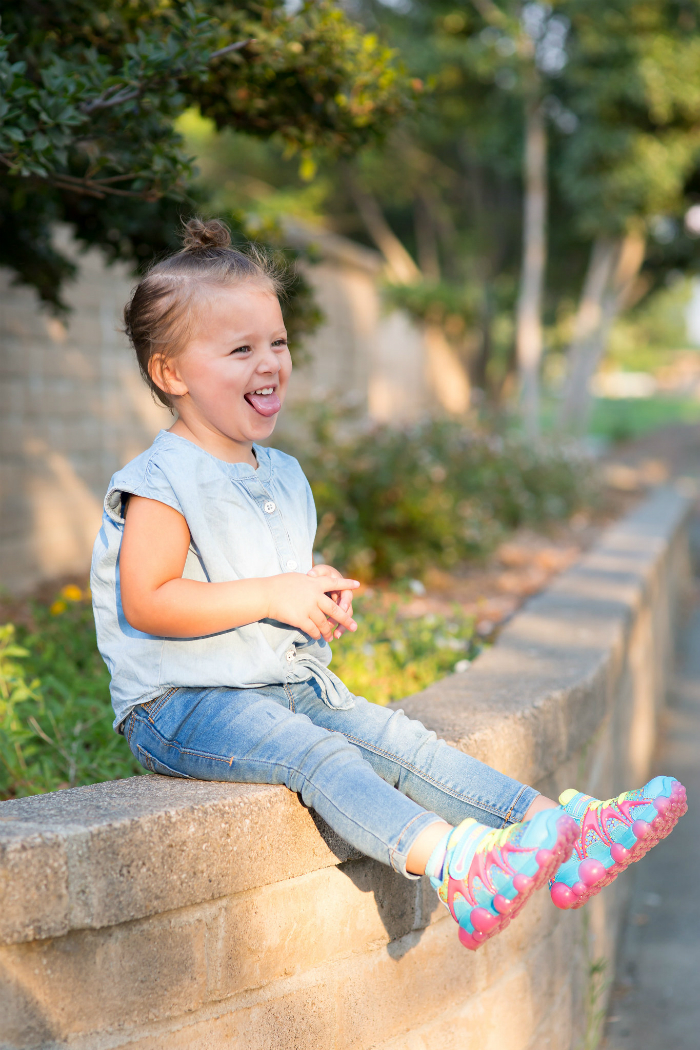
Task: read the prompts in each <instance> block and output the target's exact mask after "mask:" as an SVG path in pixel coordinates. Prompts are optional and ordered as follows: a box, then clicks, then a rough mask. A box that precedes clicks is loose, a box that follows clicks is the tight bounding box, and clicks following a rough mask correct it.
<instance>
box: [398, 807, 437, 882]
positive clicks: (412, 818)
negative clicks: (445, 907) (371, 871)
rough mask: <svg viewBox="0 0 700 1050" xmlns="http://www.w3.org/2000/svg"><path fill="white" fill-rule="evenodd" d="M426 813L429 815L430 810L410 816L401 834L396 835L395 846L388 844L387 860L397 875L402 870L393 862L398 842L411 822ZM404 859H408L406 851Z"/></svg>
mask: <svg viewBox="0 0 700 1050" xmlns="http://www.w3.org/2000/svg"><path fill="white" fill-rule="evenodd" d="M426 813H427V814H428V815H429V814H430V810H427V809H426V810H424V811H423V813H416V815H415V817H411V819H410V820H409V822H408V824H407V825H406V827H405V828H402V830H401V834H400V835H399V836H398V838H397V840H396V845H395V846H389V860H390V861H391V867H392V868H393V870H394V871H396V872H398V874H399V875H402V874H403V872H402V871H401V869H400V868H398V867H397V866H396V864H395V863H394V857H395V855H396V854H397V853H398V852H399V844H400V842H401V839H402V838H403V837H404V835H405V834H406V832H407V831H408V829H409V828H410V826H411V824H415V822H416V821H417V820H420V819H421V817H424V816H425V815H426ZM433 816H436V817H437V814H436V813H435V814H433ZM438 819H439V818H438ZM409 853H410V850H409ZM403 855H404V853H403V851H401V856H403ZM406 860H408V853H407V854H406ZM405 867H406V865H405V864H404V868H405ZM411 874H413V873H412V872H411Z"/></svg>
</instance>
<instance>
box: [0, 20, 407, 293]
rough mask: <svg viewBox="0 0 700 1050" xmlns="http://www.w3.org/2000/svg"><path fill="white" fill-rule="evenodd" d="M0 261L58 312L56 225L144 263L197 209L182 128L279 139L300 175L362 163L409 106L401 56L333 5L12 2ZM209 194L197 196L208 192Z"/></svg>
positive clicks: (0, 73) (64, 262)
mask: <svg viewBox="0 0 700 1050" xmlns="http://www.w3.org/2000/svg"><path fill="white" fill-rule="evenodd" d="M0 85H1V87H2V95H1V96H0V120H1V124H0V166H1V173H0V263H1V264H2V265H5V266H8V267H10V268H11V269H12V270H14V272H15V274H16V275H17V277H18V278H19V279H20V280H21V281H22V282H24V283H26V284H29V285H32V286H33V287H35V288H36V289H37V291H38V292H39V294H40V296H41V297H42V298H43V299H44V300H46V301H48V302H50V303H53V304H54V305H60V302H61V300H60V287H61V283H62V281H64V280H65V279H66V278H67V277H69V276H71V275H72V273H73V272H74V267H73V264H72V263H71V261H70V260H69V259H67V258H66V257H65V256H64V255H62V254H61V253H60V252H59V251H58V250H57V249H56V247H55V245H54V244H53V241H52V237H51V229H52V227H53V225H54V224H55V223H56V222H67V223H68V224H69V225H70V226H71V227H72V229H73V231H74V233H75V235H76V237H77V239H78V241H79V242H82V244H84V245H97V246H99V247H100V248H101V249H102V250H103V251H104V252H105V254H106V255H107V257H108V258H109V259H116V258H119V259H124V260H127V261H129V262H132V263H138V262H140V261H143V260H144V259H145V258H149V257H151V256H152V255H153V253H154V252H158V251H159V250H163V249H164V248H166V247H169V246H172V244H173V238H174V236H175V234H176V229H177V221H176V220H177V216H178V214H179V212H180V211H181V210H192V208H193V207H194V206H196V204H197V203H198V202H199V201H198V192H197V191H193V190H192V188H191V180H192V175H193V164H194V158H192V157H191V156H189V155H188V154H187V152H186V151H185V150H184V148H183V141H182V137H181V135H180V134H179V132H178V131H177V130H176V128H175V126H174V121H175V119H176V118H177V117H178V115H179V114H180V113H182V112H183V111H184V110H185V109H187V108H188V107H191V106H193V105H194V106H197V107H199V108H200V110H201V112H202V113H203V114H204V115H205V116H208V117H211V118H212V119H213V120H214V121H215V122H216V125H217V126H218V127H219V128H224V127H233V128H236V129H238V130H243V131H246V132H248V133H249V134H253V135H256V136H259V137H262V138H270V137H273V136H275V137H277V138H278V139H279V140H280V141H282V142H283V143H284V144H285V146H286V148H287V150H288V151H291V152H296V153H298V154H299V156H300V161H301V163H302V164H304V165H306V166H307V168H309V167H310V166H311V165H312V164H313V151H314V150H316V151H318V150H325V151H331V152H333V153H336V154H339V153H351V152H353V151H354V150H356V149H358V148H359V147H360V146H361V145H363V144H366V143H367V142H368V141H370V140H372V139H377V138H378V137H381V136H382V135H383V134H384V133H385V132H386V130H387V128H388V127H389V126H390V125H391V124H392V123H393V121H395V119H396V118H397V117H398V115H399V114H401V113H402V112H404V111H405V110H406V108H407V107H408V106H410V104H411V95H412V92H411V89H410V86H409V84H408V82H407V80H406V78H405V77H404V76H403V75H402V73H401V71H400V69H399V67H398V66H397V65H396V63H395V62H394V60H393V54H392V52H391V50H390V49H389V48H388V47H387V46H386V45H385V44H382V43H380V42H379V41H378V39H377V37H376V36H375V35H372V34H371V33H367V32H365V31H363V30H362V29H361V28H359V27H358V26H357V25H355V24H354V23H352V22H351V21H350V20H349V19H348V18H347V17H346V15H345V14H344V13H343V12H342V10H341V9H340V8H339V6H338V5H337V4H336V3H334V2H333V0H318V2H313V3H304V4H302V5H301V7H300V8H299V9H298V10H297V11H296V12H295V13H293V14H290V13H288V12H287V10H286V8H285V5H284V3H283V2H282V0H260V2H255V0H249V2H218V3H213V4H206V5H204V4H202V3H196V2H195V3H191V2H187V3H185V2H181V0H166V2H162V0H136V2H134V0H9V2H8V3H5V4H4V5H3V10H2V23H1V27H0ZM199 198H200V199H201V191H199Z"/></svg>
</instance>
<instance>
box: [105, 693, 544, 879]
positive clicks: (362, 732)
mask: <svg viewBox="0 0 700 1050" xmlns="http://www.w3.org/2000/svg"><path fill="white" fill-rule="evenodd" d="M121 731H122V732H123V733H124V735H125V737H126V739H127V741H128V744H129V747H130V748H131V750H132V752H133V754H134V755H135V757H136V758H137V759H138V761H139V762H140V763H141V764H142V765H143V766H144V767H145V768H146V769H147V770H149V771H150V772H152V773H161V774H164V775H165V776H172V777H186V778H191V779H195V780H225V781H235V782H237V783H245V784H283V785H285V786H286V787H287V788H289V789H290V790H291V791H295V792H297V793H298V794H299V796H300V798H301V800H302V802H303V803H304V805H306V806H308V807H310V808H312V809H314V810H315V811H316V812H317V813H318V814H319V815H320V816H321V817H322V818H323V819H324V820H325V821H326V823H327V824H329V825H330V827H331V828H333V830H334V831H335V832H337V834H338V835H340V837H341V838H343V839H345V841H346V842H349V843H350V844H351V845H352V846H354V847H356V849H358V850H359V851H360V852H361V853H364V854H365V855H366V856H368V857H373V858H374V859H375V860H378V861H381V862H382V863H383V864H387V865H389V866H390V867H392V868H393V869H394V870H395V871H397V872H399V873H400V874H401V875H404V876H405V877H406V878H409V879H411V878H416V876H414V875H411V874H410V873H409V872H408V871H407V870H406V860H407V858H408V854H409V853H410V850H411V847H412V846H413V844H414V842H415V841H416V839H417V838H418V836H419V835H420V834H421V832H422V831H424V830H425V829H426V828H427V827H429V826H430V825H431V824H435V823H436V822H438V821H441V820H444V821H447V823H449V824H459V823H460V821H462V820H464V819H465V818H467V817H474V818H476V820H478V821H480V822H481V823H482V824H487V825H489V826H490V827H494V828H500V827H505V826H506V825H508V824H512V823H517V822H518V821H520V820H522V819H523V817H524V816H525V814H526V812H527V810H528V809H529V807H530V805H531V804H532V801H533V799H534V798H535V797H536V796H537V794H538V793H537V791H535V790H534V788H531V787H527V786H526V785H524V784H520V783H518V781H516V780H513V779H512V778H511V777H507V776H504V775H503V774H502V773H498V772H497V771H496V770H494V769H491V768H490V767H489V766H487V765H485V764H484V763H483V762H479V761H478V759H476V758H472V757H471V756H470V755H466V754H464V753H463V752H461V751H458V750H457V749H456V748H454V747H451V746H450V745H449V744H447V743H445V741H444V740H438V738H437V737H436V735H435V733H433V732H431V731H429V730H428V729H426V728H425V726H424V725H422V724H421V723H420V722H418V721H415V720H414V719H410V718H407V717H406V715H404V713H403V712H402V711H397V710H393V709H389V708H386V707H379V706H378V705H376V704H371V703H369V702H368V701H367V700H365V699H364V698H362V697H356V698H355V704H354V706H353V707H351V708H349V709H347V710H339V709H337V708H331V707H329V706H328V705H327V704H326V703H325V702H324V699H323V695H322V692H321V689H320V687H319V686H318V684H317V683H316V681H315V679H311V681H309V682H301V683H293V684H286V685H272V686H264V687H261V688H257V689H228V688H191V687H183V688H179V689H170V690H168V691H167V692H166V693H164V694H162V696H159V697H156V698H155V699H154V700H151V701H149V702H148V703H145V704H140V705H138V706H137V707H135V708H134V709H133V710H132V712H131V713H130V715H129V716H128V717H127V718H126V719H125V721H124V722H123V723H122V726H121Z"/></svg>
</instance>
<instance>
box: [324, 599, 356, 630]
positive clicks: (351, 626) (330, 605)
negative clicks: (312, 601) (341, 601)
mask: <svg viewBox="0 0 700 1050" xmlns="http://www.w3.org/2000/svg"><path fill="white" fill-rule="evenodd" d="M318 607H319V609H320V610H321V612H323V613H325V614H326V616H330V617H331V618H332V619H333V620H335V622H336V623H337V625H338V627H347V629H348V630H349V631H356V630H357V624H356V623H355V621H354V620H353V618H352V616H350V615H349V614H348V613H347V612H346V611H345V609H341V607H340V606H339V605H336V604H335V602H333V601H331V599H330V598H327V597H326V598H322V599H321V601H320V602H319V603H318Z"/></svg>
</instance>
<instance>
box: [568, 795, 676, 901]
mask: <svg viewBox="0 0 700 1050" xmlns="http://www.w3.org/2000/svg"><path fill="white" fill-rule="evenodd" d="M559 802H560V803H561V805H562V806H563V808H564V811H565V812H566V813H568V815H569V816H570V817H573V818H574V820H575V821H576V823H577V824H578V826H579V827H580V829H581V837H580V839H579V841H578V842H577V843H576V845H575V847H574V852H573V853H572V855H571V859H570V860H568V861H567V862H566V863H565V864H562V866H561V868H560V869H559V871H558V872H557V873H556V875H555V877H554V879H553V881H552V882H551V883H550V890H551V894H552V900H553V901H554V903H555V904H556V906H557V908H580V907H581V906H582V905H583V904H585V903H586V901H587V900H589V898H590V897H593V896H595V894H596V893H599V892H600V890H602V889H603V887H604V886H608V885H609V884H610V883H611V882H612V881H613V879H616V878H617V876H618V875H619V874H620V872H621V871H624V870H625V868H626V867H628V865H630V864H632V863H633V862H634V861H635V860H640V859H641V858H642V857H643V856H644V854H645V853H646V852H647V851H648V850H650V849H651V847H652V846H655V845H656V843H657V842H660V841H661V839H665V838H666V836H667V835H668V834H669V833H670V832H671V830H672V829H673V827H674V826H675V824H676V823H677V822H678V820H679V818H680V817H682V816H683V814H684V813H685V811H686V810H687V808H688V806H687V805H686V800H685V788H684V787H683V785H682V784H681V783H680V782H679V781H678V780H674V778H673V777H654V779H653V780H650V781H649V783H648V784H646V785H645V786H644V787H643V788H639V789H638V790H637V791H625V792H624V793H623V794H622V795H618V796H617V798H611V799H608V801H607V802H599V801H598V800H597V799H595V798H591V796H590V795H582V794H581V792H580V791H574V789H573V788H570V789H569V790H568V791H565V792H564V793H563V794H562V795H560V796H559Z"/></svg>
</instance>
